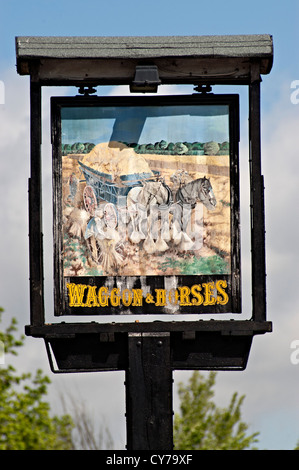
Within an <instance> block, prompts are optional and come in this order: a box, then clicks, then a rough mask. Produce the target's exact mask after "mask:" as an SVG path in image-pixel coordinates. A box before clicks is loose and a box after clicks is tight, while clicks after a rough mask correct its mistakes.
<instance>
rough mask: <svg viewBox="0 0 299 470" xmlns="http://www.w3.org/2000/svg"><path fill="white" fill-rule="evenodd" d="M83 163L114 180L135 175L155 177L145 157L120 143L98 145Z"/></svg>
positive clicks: (85, 157) (85, 156)
mask: <svg viewBox="0 0 299 470" xmlns="http://www.w3.org/2000/svg"><path fill="white" fill-rule="evenodd" d="M81 162H82V163H83V164H84V165H87V166H89V167H91V168H93V169H94V170H96V171H100V172H102V173H108V174H110V175H112V177H114V179H116V178H117V177H120V176H122V175H132V174H135V173H137V174H138V173H148V174H149V175H153V173H152V171H151V169H150V167H149V165H148V163H147V162H146V160H145V159H144V157H143V156H142V155H138V154H137V153H136V152H135V151H134V149H132V148H129V147H127V146H126V145H125V144H122V143H120V142H114V141H112V142H108V143H101V144H98V145H96V146H95V147H94V148H93V149H92V150H91V152H89V153H88V154H86V155H84V156H83V157H82V158H81Z"/></svg>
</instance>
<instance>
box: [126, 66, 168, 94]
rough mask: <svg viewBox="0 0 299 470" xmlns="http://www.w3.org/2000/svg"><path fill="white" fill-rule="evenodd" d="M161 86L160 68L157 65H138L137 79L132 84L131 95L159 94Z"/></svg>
mask: <svg viewBox="0 0 299 470" xmlns="http://www.w3.org/2000/svg"><path fill="white" fill-rule="evenodd" d="M158 85H161V80H160V78H159V72H158V67H157V66H156V65H137V66H136V70H135V77H134V80H133V82H132V83H131V84H130V92H131V93H157V90H158Z"/></svg>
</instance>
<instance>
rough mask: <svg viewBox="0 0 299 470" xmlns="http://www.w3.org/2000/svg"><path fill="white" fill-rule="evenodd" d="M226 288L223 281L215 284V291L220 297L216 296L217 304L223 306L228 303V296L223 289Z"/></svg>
mask: <svg viewBox="0 0 299 470" xmlns="http://www.w3.org/2000/svg"><path fill="white" fill-rule="evenodd" d="M226 287H227V282H226V281H224V280H219V281H217V282H216V289H217V291H218V293H219V294H220V295H222V297H220V296H219V295H217V304H220V305H225V304H227V302H228V294H227V292H225V290H224V289H225V288H226Z"/></svg>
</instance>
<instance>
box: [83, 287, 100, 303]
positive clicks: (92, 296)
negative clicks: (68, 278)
mask: <svg viewBox="0 0 299 470" xmlns="http://www.w3.org/2000/svg"><path fill="white" fill-rule="evenodd" d="M96 288H97V287H96V286H88V292H87V298H86V302H85V307H98V306H99V302H98V297H97V293H96Z"/></svg>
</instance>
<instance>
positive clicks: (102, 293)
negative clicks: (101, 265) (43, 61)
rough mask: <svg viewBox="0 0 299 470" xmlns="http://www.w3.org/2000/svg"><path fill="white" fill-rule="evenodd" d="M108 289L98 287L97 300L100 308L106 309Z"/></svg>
mask: <svg viewBox="0 0 299 470" xmlns="http://www.w3.org/2000/svg"><path fill="white" fill-rule="evenodd" d="M107 294H108V287H105V286H103V287H100V288H99V291H98V299H99V303H100V307H107V305H108V295H107Z"/></svg>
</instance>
